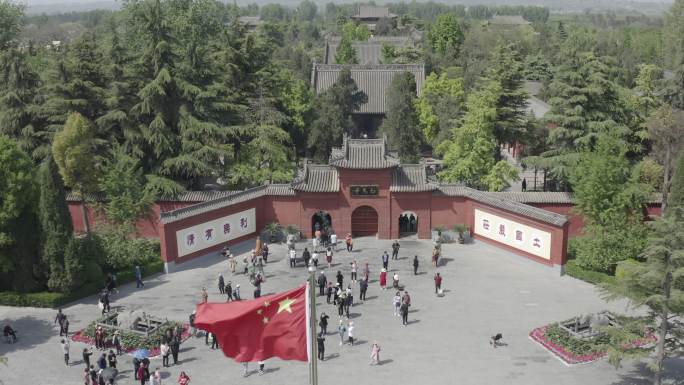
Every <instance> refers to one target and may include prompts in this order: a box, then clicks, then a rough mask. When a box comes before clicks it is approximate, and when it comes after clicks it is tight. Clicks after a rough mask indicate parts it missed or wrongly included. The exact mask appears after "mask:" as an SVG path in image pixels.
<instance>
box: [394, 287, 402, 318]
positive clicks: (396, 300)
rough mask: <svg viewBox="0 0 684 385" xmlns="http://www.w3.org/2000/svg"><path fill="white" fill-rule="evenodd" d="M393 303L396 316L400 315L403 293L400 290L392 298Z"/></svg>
mask: <svg viewBox="0 0 684 385" xmlns="http://www.w3.org/2000/svg"><path fill="white" fill-rule="evenodd" d="M392 303H393V304H394V316H395V317H399V315H400V314H401V312H400V309H399V308H400V307H401V293H400V292H397V293H396V294H395V295H394V299H392Z"/></svg>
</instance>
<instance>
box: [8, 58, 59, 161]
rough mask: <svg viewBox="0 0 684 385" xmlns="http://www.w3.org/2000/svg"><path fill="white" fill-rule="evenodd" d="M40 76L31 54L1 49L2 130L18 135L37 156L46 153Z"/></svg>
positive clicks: (22, 145) (28, 151)
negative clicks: (30, 62) (41, 111)
mask: <svg viewBox="0 0 684 385" xmlns="http://www.w3.org/2000/svg"><path fill="white" fill-rule="evenodd" d="M39 87H40V77H39V74H38V73H36V72H35V71H34V70H33V68H32V66H31V65H30V64H29V58H28V54H27V53H24V52H20V51H19V50H18V49H9V50H7V51H6V52H4V53H0V91H1V93H2V95H0V134H5V135H8V136H10V137H11V138H13V139H15V140H16V141H17V143H18V144H19V147H20V148H21V149H22V150H23V151H25V152H27V153H28V154H30V155H31V156H32V157H33V158H34V159H41V158H43V157H44V156H45V154H46V151H45V147H46V144H47V142H48V140H49V138H46V137H45V135H44V134H45V133H44V131H43V129H44V126H45V124H44V120H43V119H42V117H41V116H40V106H39V104H38V103H37V101H36V98H37V97H38V95H39Z"/></svg>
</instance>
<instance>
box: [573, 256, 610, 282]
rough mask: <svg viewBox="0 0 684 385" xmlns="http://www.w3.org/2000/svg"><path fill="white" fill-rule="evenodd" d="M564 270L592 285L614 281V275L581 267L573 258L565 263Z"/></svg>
mask: <svg viewBox="0 0 684 385" xmlns="http://www.w3.org/2000/svg"><path fill="white" fill-rule="evenodd" d="M565 272H566V273H567V274H568V275H569V276H571V277H573V278H577V279H581V280H582V281H585V282H589V283H592V284H594V285H600V284H603V283H608V284H612V283H615V277H614V276H612V275H609V274H606V273H602V272H599V271H592V270H586V269H583V268H582V267H580V266H579V265H578V264H577V261H576V260H574V259H571V260H569V261H568V262H567V263H566V264H565Z"/></svg>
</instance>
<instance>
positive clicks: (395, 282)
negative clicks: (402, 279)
mask: <svg viewBox="0 0 684 385" xmlns="http://www.w3.org/2000/svg"><path fill="white" fill-rule="evenodd" d="M392 287H393V288H395V289H399V273H394V275H393V276H392Z"/></svg>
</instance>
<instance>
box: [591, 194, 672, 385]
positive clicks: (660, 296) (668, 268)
mask: <svg viewBox="0 0 684 385" xmlns="http://www.w3.org/2000/svg"><path fill="white" fill-rule="evenodd" d="M669 210H670V212H669V213H668V215H666V216H665V217H664V218H659V219H657V220H656V221H655V223H654V224H653V230H654V231H653V232H652V235H651V236H650V237H649V239H648V246H647V248H646V250H645V252H644V254H643V257H644V258H645V261H644V262H640V263H634V262H631V261H624V262H622V263H620V265H619V266H620V267H619V271H620V274H618V275H617V277H616V278H617V279H616V282H615V284H613V285H608V286H605V287H604V290H605V291H606V293H607V294H608V297H609V298H627V299H629V300H630V301H631V302H632V304H633V305H634V306H635V307H642V306H645V307H647V308H648V309H649V316H648V321H649V322H648V325H649V326H651V325H652V326H654V328H655V329H656V335H657V337H658V341H657V342H656V344H655V347H654V348H649V349H648V351H651V350H654V351H655V356H653V359H652V361H651V363H650V365H649V368H650V369H651V370H652V371H653V384H654V385H660V384H662V382H663V377H664V375H665V371H664V368H663V363H664V361H665V359H666V358H668V357H671V356H676V355H678V354H679V353H681V349H682V348H684V346H683V345H684V344H683V343H682V339H681V336H682V335H684V326H683V325H682V324H681V322H678V318H681V317H682V316H684V285H682V277H684V231H683V230H682V229H684V209H683V208H682V207H675V206H671V207H670V209H669ZM613 352H614V353H619V350H617V349H613ZM612 358H613V361H615V362H617V363H619V361H620V359H621V357H620V356H619V355H617V356H614V357H612Z"/></svg>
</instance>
